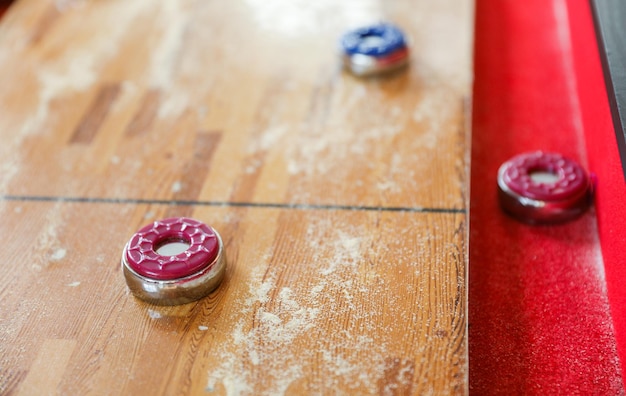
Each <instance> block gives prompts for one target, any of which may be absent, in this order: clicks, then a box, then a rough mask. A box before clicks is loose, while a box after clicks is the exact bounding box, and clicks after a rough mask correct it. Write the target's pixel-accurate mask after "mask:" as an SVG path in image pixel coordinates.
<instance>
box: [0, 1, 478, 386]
mask: <svg viewBox="0 0 626 396" xmlns="http://www.w3.org/2000/svg"><path fill="white" fill-rule="evenodd" d="M380 20H390V21H393V22H395V23H396V24H398V25H399V26H400V27H402V28H403V29H404V30H405V31H406V33H407V35H408V37H409V40H410V48H411V51H412V55H411V64H410V66H409V68H407V69H404V70H402V71H400V72H398V73H395V74H392V75H389V76H386V77H383V78H373V79H360V78H356V77H353V76H351V75H350V74H348V73H346V72H344V71H342V70H341V68H340V66H339V62H338V56H337V40H338V37H340V35H341V34H342V33H343V32H344V31H345V30H346V29H349V28H354V27H357V26H360V25H362V24H364V23H371V22H377V21H380ZM472 21H473V8H472V4H471V2H470V1H466V0H446V1H437V2H433V1H430V0H412V1H409V0H406V1H393V2H378V1H364V2H339V1H322V2H308V1H295V2H294V1H284V2H280V1H273V0H240V1H229V2H206V1H201V0H179V1H174V0H172V1H159V2H156V1H152V0H85V1H70V0H66V1H56V2H54V1H49V0H46V1H43V0H21V1H18V2H16V3H15V4H14V5H13V6H12V8H11V9H9V11H8V12H7V13H6V14H5V16H4V17H3V19H2V20H1V22H0V76H2V83H1V84H0V140H1V143H0V194H1V199H0V214H1V215H2V221H1V222H0V235H1V236H2V240H3V241H4V247H3V249H2V250H1V253H0V266H1V267H0V269H1V270H0V394H18V395H42V394H64V395H65V394H66V395H85V394H112V395H117V394H138V395H139V394H142V395H143V394H217V395H221V394H230V395H238V394H250V395H261V394H283V393H285V394H431V393H432V394H464V393H467V386H468V384H467V373H468V367H467V315H466V310H467V288H466V285H467V276H466V274H467V252H468V246H467V237H468V229H467V228H468V221H467V220H468V209H467V208H468V191H467V190H468V179H469V177H468V175H469V162H468V153H469V141H470V132H469V130H468V125H469V122H468V114H469V109H470V105H471V103H470V96H471V76H472V70H471V68H472V62H471V48H472V23H473V22H472ZM167 216H192V217H194V218H197V219H199V220H202V221H204V222H206V223H208V224H210V225H212V226H213V227H214V228H215V229H217V230H218V231H219V232H220V233H221V235H222V237H223V239H224V242H225V250H226V255H227V258H228V270H227V274H226V277H225V280H224V282H223V283H222V285H221V287H220V288H219V289H218V290H216V291H215V292H213V293H212V294H211V295H210V296H208V297H207V298H205V299H203V300H201V301H198V302H197V303H192V304H187V305H184V306H178V307H159V306H153V305H148V304H146V303H143V302H141V301H139V300H137V299H135V298H134V297H133V296H132V295H131V294H130V293H129V292H128V289H127V287H126V284H125V282H124V279H123V276H122V274H121V271H120V264H119V261H120V257H121V253H122V249H123V247H124V244H125V243H126V242H127V240H128V239H129V238H130V237H131V236H132V234H133V233H134V232H135V231H136V230H137V229H139V228H140V227H141V226H143V225H145V224H148V223H150V222H151V221H154V220H156V219H159V218H163V217H167Z"/></svg>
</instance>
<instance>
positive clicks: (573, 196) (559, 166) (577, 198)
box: [498, 151, 593, 224]
mask: <svg viewBox="0 0 626 396" xmlns="http://www.w3.org/2000/svg"><path fill="white" fill-rule="evenodd" d="M592 193H593V184H592V182H591V179H590V178H589V176H588V175H587V172H585V170H584V169H583V168H582V167H581V166H580V165H579V164H578V163H577V162H575V161H573V160H571V159H568V158H565V157H563V156H562V155H560V154H555V153H545V152H542V151H536V152H531V153H524V154H520V155H517V156H515V157H513V158H511V159H510V160H509V161H507V162H505V163H504V164H502V166H500V170H499V171H498V198H499V201H500V205H501V206H502V209H503V210H504V211H505V212H507V213H508V214H510V215H511V216H513V217H515V218H516V219H518V220H520V221H523V222H526V223H531V224H545V223H559V222H564V221H568V220H571V219H574V218H576V217H577V216H579V215H580V214H582V213H583V212H585V211H586V210H587V208H588V207H589V205H590V203H591V198H592Z"/></svg>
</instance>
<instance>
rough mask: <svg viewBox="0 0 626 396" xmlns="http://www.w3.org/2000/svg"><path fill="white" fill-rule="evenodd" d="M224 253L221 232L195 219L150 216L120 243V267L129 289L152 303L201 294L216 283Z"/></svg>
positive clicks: (183, 300)
mask: <svg viewBox="0 0 626 396" xmlns="http://www.w3.org/2000/svg"><path fill="white" fill-rule="evenodd" d="M225 269H226V258H225V255H224V248H223V243H222V239H221V237H220V235H219V234H218V233H217V231H215V230H214V229H213V228H211V227H209V226H208V225H206V224H204V223H202V222H200V221H198V220H194V219H190V218H186V217H174V218H168V219H163V220H158V221H155V222H153V223H151V224H148V225H146V226H145V227H143V228H141V229H140V230H139V231H137V232H136V233H135V234H134V235H133V236H132V238H131V239H130V240H129V241H128V243H127V244H126V246H125V247H124V251H123V253H122V270H123V273H124V277H125V278H126V283H127V284H128V287H129V289H130V290H131V292H132V293H133V294H134V295H135V296H136V297H138V298H139V299H141V300H144V301H147V302H149V303H152V304H157V305H179V304H186V303H189V302H192V301H196V300H199V299H201V298H202V297H204V296H206V295H207V294H209V293H210V292H211V291H213V290H214V289H215V288H217V287H218V286H219V284H220V283H221V281H222V278H223V277H224V272H225Z"/></svg>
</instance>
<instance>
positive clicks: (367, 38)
mask: <svg viewBox="0 0 626 396" xmlns="http://www.w3.org/2000/svg"><path fill="white" fill-rule="evenodd" d="M384 44H385V39H383V38H382V37H380V36H378V35H375V34H366V35H364V36H361V47H362V48H377V47H381V46H383V45H384Z"/></svg>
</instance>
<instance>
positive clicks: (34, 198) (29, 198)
mask: <svg viewBox="0 0 626 396" xmlns="http://www.w3.org/2000/svg"><path fill="white" fill-rule="evenodd" d="M0 201H23V202H64V203H102V204H143V205H170V206H188V205H191V206H225V207H248V208H270V209H294V210H329V211H361V212H377V211H378V212H414V213H450V214H467V210H466V209H465V208H426V207H419V206H413V207H411V206H364V205H331V204H306V203H273V202H228V201H194V200H167V199H139V198H98V197H64V196H47V195H1V196H0Z"/></svg>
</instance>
